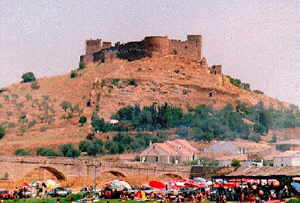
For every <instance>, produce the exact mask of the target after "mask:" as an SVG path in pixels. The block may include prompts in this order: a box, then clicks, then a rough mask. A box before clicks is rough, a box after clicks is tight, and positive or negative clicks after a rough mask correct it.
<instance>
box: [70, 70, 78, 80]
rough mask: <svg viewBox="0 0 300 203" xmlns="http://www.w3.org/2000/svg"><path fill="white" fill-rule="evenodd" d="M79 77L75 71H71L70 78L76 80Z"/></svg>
mask: <svg viewBox="0 0 300 203" xmlns="http://www.w3.org/2000/svg"><path fill="white" fill-rule="evenodd" d="M77 76H78V73H77V72H76V71H74V70H72V71H71V74H70V78H76V77H77Z"/></svg>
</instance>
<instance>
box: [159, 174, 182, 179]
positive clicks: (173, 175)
mask: <svg viewBox="0 0 300 203" xmlns="http://www.w3.org/2000/svg"><path fill="white" fill-rule="evenodd" d="M158 178H162V179H163V178H168V179H170V178H171V179H184V178H183V177H182V176H181V175H178V174H175V173H165V174H162V175H160V176H158Z"/></svg>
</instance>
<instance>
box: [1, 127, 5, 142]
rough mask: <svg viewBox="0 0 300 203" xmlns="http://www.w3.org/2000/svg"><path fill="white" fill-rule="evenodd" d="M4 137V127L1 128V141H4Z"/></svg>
mask: <svg viewBox="0 0 300 203" xmlns="http://www.w3.org/2000/svg"><path fill="white" fill-rule="evenodd" d="M4 135H5V129H4V128H3V127H2V126H0V139H2V138H3V137H4Z"/></svg>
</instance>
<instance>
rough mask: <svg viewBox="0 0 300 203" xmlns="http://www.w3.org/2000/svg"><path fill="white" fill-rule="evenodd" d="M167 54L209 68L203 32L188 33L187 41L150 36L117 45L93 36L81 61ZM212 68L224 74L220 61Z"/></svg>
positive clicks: (100, 60)
mask: <svg viewBox="0 0 300 203" xmlns="http://www.w3.org/2000/svg"><path fill="white" fill-rule="evenodd" d="M166 55H177V56H181V57H185V58H189V59H191V60H194V61H198V62H199V63H200V64H201V65H202V66H204V67H207V68H208V64H207V60H206V58H204V57H202V36H201V35H187V40H185V41H181V40H175V39H169V38H168V37H167V36H147V37H145V38H144V39H143V40H142V41H135V42H128V43H125V44H121V43H120V42H117V43H115V45H114V46H113V45H112V42H106V41H102V40H101V39H90V40H87V41H86V50H85V55H82V56H80V63H84V64H88V63H93V62H101V63H108V62H111V61H113V60H114V59H125V60H128V61H134V60H138V59H142V58H144V57H162V56H166ZM210 71H211V72H212V73H215V74H221V73H222V67H221V65H214V66H212V67H210Z"/></svg>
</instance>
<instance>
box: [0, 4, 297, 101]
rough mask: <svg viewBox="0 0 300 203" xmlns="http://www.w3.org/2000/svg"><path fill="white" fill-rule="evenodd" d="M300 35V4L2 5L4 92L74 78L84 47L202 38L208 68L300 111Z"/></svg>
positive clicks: (0, 30)
mask: <svg viewBox="0 0 300 203" xmlns="http://www.w3.org/2000/svg"><path fill="white" fill-rule="evenodd" d="M299 33H300V1H299V0H265V1H262V0H251V1H241V0H226V1H221V0H101V1H99V0H76V1H75V0H39V1H36V0H26V1H25V0H0V87H3V86H6V85H9V84H12V83H16V82H19V81H20V80H21V76H22V74H23V73H25V72H34V74H35V75H36V76H37V77H45V76H47V77H49V76H53V75H58V74H65V73H68V72H70V70H72V69H75V68H77V67H78V62H79V56H80V55H81V54H83V53H84V48H85V44H84V43H85V40H86V39H90V38H102V39H103V40H105V41H112V42H116V41H121V42H127V41H133V40H134V41H137V40H142V39H143V38H144V36H148V35H167V36H169V38H174V39H181V40H185V38H186V35H187V34H201V35H202V37H203V55H204V56H205V57H206V58H207V59H208V62H209V64H210V65H213V64H222V66H223V72H224V73H225V74H229V75H231V76H233V77H237V78H239V79H241V80H242V81H244V82H247V83H250V84H251V88H252V89H259V90H262V91H263V92H265V94H267V95H269V96H272V97H274V98H278V99H280V100H284V101H288V102H291V103H294V104H296V105H300V34H299Z"/></svg>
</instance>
